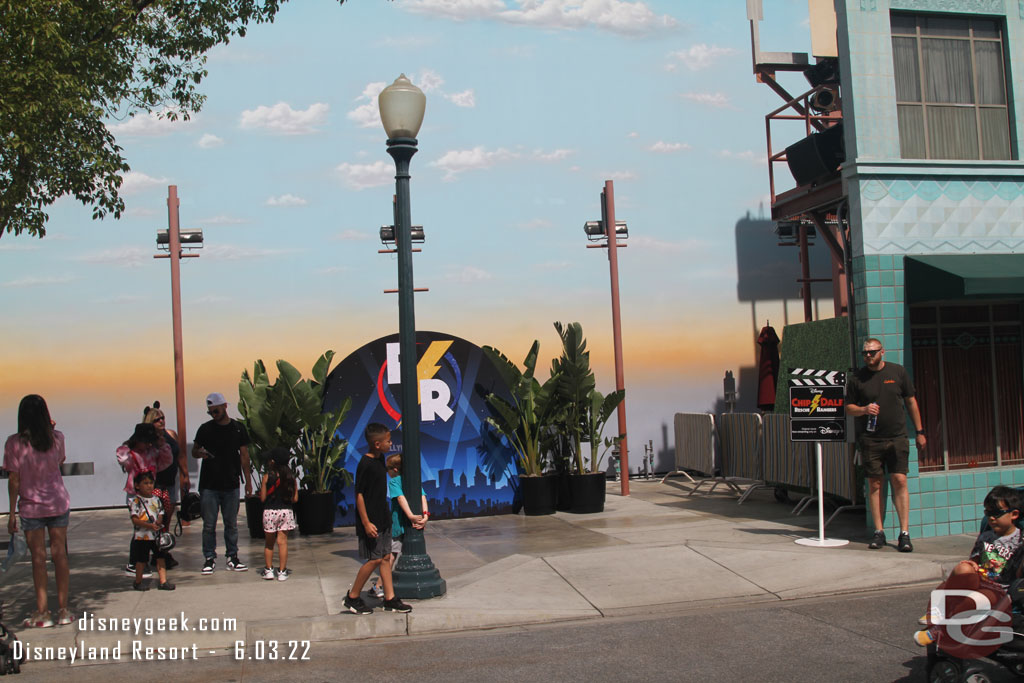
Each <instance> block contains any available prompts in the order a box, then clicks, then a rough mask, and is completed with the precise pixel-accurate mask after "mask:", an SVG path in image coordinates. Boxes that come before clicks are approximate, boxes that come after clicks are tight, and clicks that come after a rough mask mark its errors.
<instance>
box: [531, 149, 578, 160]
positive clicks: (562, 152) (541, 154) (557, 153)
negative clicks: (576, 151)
mask: <svg viewBox="0 0 1024 683" xmlns="http://www.w3.org/2000/svg"><path fill="white" fill-rule="evenodd" d="M572 154H573V150H571V149H556V150H553V151H551V152H545V151H543V150H540V149H537V150H534V152H533V158H534V159H536V160H537V161H561V160H562V159H565V158H566V157H569V156H571V155H572Z"/></svg>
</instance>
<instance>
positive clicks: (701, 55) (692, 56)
mask: <svg viewBox="0 0 1024 683" xmlns="http://www.w3.org/2000/svg"><path fill="white" fill-rule="evenodd" d="M736 53H737V50H736V49H735V48H731V47H719V46H717V45H707V44H706V43H698V44H696V45H692V46H690V49H688V50H678V51H676V52H673V53H671V54H670V55H669V56H670V57H673V58H675V59H677V60H679V61H680V62H682V63H683V64H685V65H686V67H687V68H688V69H689V70H690V71H700V70H701V69H706V68H708V67H709V66H711V65H712V64H714V63H715V60H716V59H718V58H719V57H724V56H726V55H734V54H736ZM671 66H675V65H671Z"/></svg>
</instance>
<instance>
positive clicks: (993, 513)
mask: <svg viewBox="0 0 1024 683" xmlns="http://www.w3.org/2000/svg"><path fill="white" fill-rule="evenodd" d="M1011 512H1013V510H1004V509H1003V508H995V509H991V510H985V516H986V517H992V518H993V519H999V518H1000V517H1002V516H1003V515H1008V514H1010V513H1011Z"/></svg>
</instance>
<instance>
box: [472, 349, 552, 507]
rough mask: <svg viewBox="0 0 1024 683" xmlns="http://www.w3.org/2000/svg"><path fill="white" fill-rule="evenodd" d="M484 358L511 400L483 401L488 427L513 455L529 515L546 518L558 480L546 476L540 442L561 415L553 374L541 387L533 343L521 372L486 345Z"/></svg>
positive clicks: (494, 397)
mask: <svg viewBox="0 0 1024 683" xmlns="http://www.w3.org/2000/svg"><path fill="white" fill-rule="evenodd" d="M483 351H484V354H485V355H486V356H487V358H488V359H489V360H490V361H491V363H493V364H494V367H495V369H496V370H497V371H498V374H500V375H501V377H502V379H503V380H504V381H505V384H506V385H507V386H508V389H509V395H510V398H509V399H507V400H506V399H504V398H502V397H501V396H498V395H497V394H495V393H494V392H491V393H488V394H487V396H486V401H487V405H488V406H489V407H490V409H491V415H490V416H489V417H488V418H487V423H488V424H489V425H490V426H491V427H492V428H493V429H494V430H495V431H496V432H497V433H498V434H500V435H501V436H502V437H504V438H505V440H506V441H507V442H508V444H509V446H510V447H511V448H512V450H513V451H514V452H515V454H516V460H517V464H518V466H519V490H520V494H521V496H522V501H523V510H524V512H525V513H526V514H527V515H548V514H552V513H553V512H554V511H555V505H556V501H557V482H558V480H557V477H555V476H552V475H549V474H545V458H544V457H543V455H542V454H543V452H544V451H542V449H541V439H542V437H543V435H544V432H545V429H546V428H547V427H548V426H550V425H552V424H555V418H556V417H557V414H558V411H559V402H558V399H557V396H556V391H555V383H556V382H557V381H558V376H557V374H556V375H553V376H552V377H551V378H549V379H548V381H546V382H545V383H544V384H541V383H540V382H539V381H537V378H536V377H535V376H534V374H535V371H536V367H537V355H538V353H539V352H540V342H539V341H534V342H533V346H531V347H530V351H529V353H527V354H526V358H525V359H524V360H523V368H524V369H523V370H520V369H519V367H518V366H517V365H516V364H515V363H513V362H512V361H510V360H509V359H508V358H507V357H506V356H505V355H504V354H503V353H501V352H500V351H498V350H497V349H495V348H493V347H490V346H485V347H483Z"/></svg>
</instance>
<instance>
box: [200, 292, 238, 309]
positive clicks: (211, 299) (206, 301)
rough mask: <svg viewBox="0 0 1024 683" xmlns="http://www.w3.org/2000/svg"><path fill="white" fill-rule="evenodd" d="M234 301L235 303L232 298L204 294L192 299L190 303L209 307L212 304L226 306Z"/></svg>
mask: <svg viewBox="0 0 1024 683" xmlns="http://www.w3.org/2000/svg"><path fill="white" fill-rule="evenodd" d="M232 301H234V299H233V298H232V297H230V296H224V295H223V294H204V295H203V296H200V297H197V298H195V299H191V300H190V301H189V303H192V304H203V305H207V306H209V305H210V304H226V303H230V302H232Z"/></svg>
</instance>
